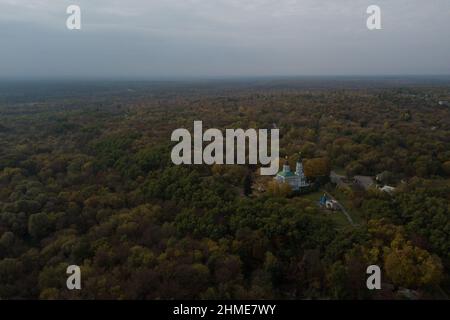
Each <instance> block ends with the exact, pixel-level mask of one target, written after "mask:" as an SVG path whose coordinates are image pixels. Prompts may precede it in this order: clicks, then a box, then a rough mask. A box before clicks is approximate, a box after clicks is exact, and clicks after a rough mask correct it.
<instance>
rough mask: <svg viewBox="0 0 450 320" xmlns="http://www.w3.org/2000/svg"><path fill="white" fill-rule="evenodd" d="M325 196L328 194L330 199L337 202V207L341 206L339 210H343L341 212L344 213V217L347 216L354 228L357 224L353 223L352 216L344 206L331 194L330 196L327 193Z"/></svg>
mask: <svg viewBox="0 0 450 320" xmlns="http://www.w3.org/2000/svg"><path fill="white" fill-rule="evenodd" d="M325 194H326V195H327V196H328V197H330V198H331V199H332V200H334V201H336V202H337V205H338V206H339V208H340V209H341V211H342V212H343V213H344V215H345V216H346V218H347V220H348V222H349V223H350V224H351V225H352V226H354V225H355V223H354V222H353V219H352V217H350V215H349V214H348V212H347V210H346V209H345V208H344V206H343V205H342V204H341V203H340V202H339V201H337V200H336V198H335V197H333V196H332V195H331V194H329V193H328V192H326V191H325Z"/></svg>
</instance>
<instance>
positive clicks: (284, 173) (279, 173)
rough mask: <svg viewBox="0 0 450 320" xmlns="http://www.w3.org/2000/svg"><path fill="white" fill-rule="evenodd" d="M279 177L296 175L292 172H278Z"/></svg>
mask: <svg viewBox="0 0 450 320" xmlns="http://www.w3.org/2000/svg"><path fill="white" fill-rule="evenodd" d="M277 176H281V177H293V176H295V174H293V173H292V172H291V171H288V172H284V171H280V172H278V174H277Z"/></svg>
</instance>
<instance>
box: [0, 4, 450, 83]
mask: <svg viewBox="0 0 450 320" xmlns="http://www.w3.org/2000/svg"><path fill="white" fill-rule="evenodd" d="M70 4H77V5H79V6H80V7H81V12H82V17H81V20H82V30H78V31H71V30H68V29H67V28H66V19H67V17H68V15H67V14H66V8H67V6H68V5H70ZM371 4H377V5H379V6H380V7H381V10H382V28H383V29H382V30H375V31H369V30H368V29H367V27H366V20H367V17H368V14H367V13H366V9H367V7H368V6H369V5H371ZM380 74H450V1H449V0H427V1H425V0H371V1H366V0H122V1H117V0H78V1H75V0H73V1H65V0H58V1H55V0H0V78H55V77H56V78H59V77H64V78H72V77H73V78H84V77H89V78H105V77H114V78H116V77H121V78H152V79H154V78H161V77H162V78H167V77H169V78H170V77H222V76H226V77H230V76H271V75H380Z"/></svg>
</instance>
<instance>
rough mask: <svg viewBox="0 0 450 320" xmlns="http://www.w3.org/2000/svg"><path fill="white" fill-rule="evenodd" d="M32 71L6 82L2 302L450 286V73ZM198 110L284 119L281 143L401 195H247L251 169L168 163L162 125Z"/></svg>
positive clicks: (2, 105)
mask: <svg viewBox="0 0 450 320" xmlns="http://www.w3.org/2000/svg"><path fill="white" fill-rule="evenodd" d="M41 86H42V87H38V88H35V87H33V86H32V85H31V84H27V85H26V87H18V88H12V86H3V87H0V298H1V299H94V298H95V299H267V298H273V299H447V298H448V296H449V294H450V278H449V276H450V272H449V271H450V219H449V218H450V107H449V106H448V105H440V104H439V103H438V101H440V100H446V101H449V100H450V84H448V83H443V84H435V83H425V84H423V85H414V84H410V83H403V84H402V83H397V82H385V83H383V82H382V81H380V83H373V82H370V81H366V82H364V81H362V82H361V81H354V82H352V81H349V82H344V83H341V82H338V81H331V80H330V81H329V82H327V83H321V82H320V81H313V80H311V81H310V82H308V81H306V80H304V81H300V82H295V81H292V82H289V81H285V82H282V81H279V82H277V81H274V82H269V81H267V82H258V83H256V84H255V83H252V82H242V83H236V84H233V83H231V82H230V83H228V82H226V83H221V82H213V83H207V82H204V83H203V82H201V83H192V84H188V83H180V84H176V83H167V84H164V83H158V84H152V83H144V82H142V83H130V84H120V85H119V84H115V85H110V84H107V83H106V84H102V85H96V86H94V85H93V86H92V87H90V86H89V85H83V86H81V85H80V84H73V86H75V87H74V88H72V87H70V85H69V84H66V85H64V86H63V85H61V86H59V87H52V86H51V84H43V85H41ZM77 86H78V87H77ZM77 88H78V89H77ZM13 89H14V90H13ZM195 120H202V121H203V124H204V126H205V127H210V128H220V129H225V128H244V129H245V128H272V127H273V126H275V125H276V127H277V128H279V129H280V155H281V156H282V157H284V156H288V157H289V159H290V160H293V157H294V155H296V154H298V152H301V153H302V155H303V157H304V158H305V159H326V161H327V163H328V164H329V166H330V169H332V170H335V171H337V172H340V173H341V174H342V175H345V176H347V177H353V176H355V175H367V176H376V175H377V174H380V173H382V172H384V173H385V177H386V179H387V180H388V181H389V184H390V185H394V186H395V187H396V192H395V193H394V194H386V193H384V192H380V191H379V190H376V189H372V190H361V189H358V188H348V189H345V190H339V188H336V186H335V185H333V184H332V183H331V182H325V183H324V184H323V185H321V187H320V188H321V189H320V190H318V191H316V193H314V194H312V195H311V194H309V195H308V194H306V195H292V194H290V193H289V192H257V191H256V188H252V187H251V185H252V183H256V182H257V181H258V180H259V179H261V178H260V176H259V175H258V168H257V167H256V166H246V165H227V166H218V165H214V166H208V165H191V166H185V165H182V166H175V165H174V164H172V162H171V160H170V152H171V149H172V147H173V142H171V141H170V136H171V133H172V131H173V130H174V129H177V128H187V129H189V130H192V126H193V122H194V121H195ZM322 191H327V192H329V193H333V194H335V195H336V197H340V199H341V201H342V202H343V203H345V205H346V207H347V209H348V210H349V212H350V213H351V214H352V215H354V220H355V221H356V223H355V224H348V223H346V222H345V220H344V222H342V221H339V220H337V219H335V218H332V217H331V216H332V215H337V214H339V213H333V214H329V213H324V210H323V209H322V208H320V207H319V206H318V204H317V202H318V200H319V198H318V196H317V197H316V194H319V193H321V192H322ZM72 264H75V265H79V266H80V267H81V270H82V289H81V290H73V291H70V290H68V289H67V288H66V279H67V274H66V268H67V266H68V265H72ZM372 264H376V265H379V266H380V267H381V269H382V289H381V290H374V291H370V290H368V289H367V287H366V279H367V274H366V268H367V266H369V265H372Z"/></svg>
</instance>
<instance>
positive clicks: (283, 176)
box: [274, 157, 309, 191]
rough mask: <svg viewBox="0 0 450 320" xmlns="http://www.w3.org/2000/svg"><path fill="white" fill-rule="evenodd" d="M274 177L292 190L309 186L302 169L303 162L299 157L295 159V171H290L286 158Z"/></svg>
mask: <svg viewBox="0 0 450 320" xmlns="http://www.w3.org/2000/svg"><path fill="white" fill-rule="evenodd" d="M274 179H275V180H276V181H277V182H278V183H287V184H289V185H290V186H291V188H292V190H294V191H298V190H300V189H302V188H306V187H309V183H308V182H307V181H306V177H305V173H304V171H303V163H302V159H301V157H300V159H299V160H298V161H297V164H296V167H295V172H292V171H291V168H290V166H289V163H288V161H287V160H286V161H285V163H284V165H283V170H282V171H280V172H278V174H277V175H276V176H275V178H274Z"/></svg>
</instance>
